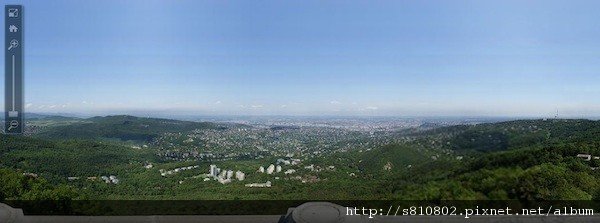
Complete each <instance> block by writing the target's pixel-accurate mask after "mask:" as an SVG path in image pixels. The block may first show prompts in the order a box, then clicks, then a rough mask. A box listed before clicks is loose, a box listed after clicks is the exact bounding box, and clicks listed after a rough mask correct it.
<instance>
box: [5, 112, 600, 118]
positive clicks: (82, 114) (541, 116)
mask: <svg viewBox="0 0 600 223" xmlns="http://www.w3.org/2000/svg"><path fill="white" fill-rule="evenodd" d="M28 114H33V115H47V116H64V117H76V118H91V117H99V116H100V117H106V116H125V115H127V116H135V117H152V118H169V117H171V118H201V117H323V118H327V117H328V118H474V119H482V118H483V119H600V115H598V116H586V115H564V116H560V115H559V116H558V117H556V116H552V117H550V116H543V115H385V114H382V115H364V114H356V115H333V114H320V115H317V114H314V115H307V114H304V115H303V114H210V115H209V114H197V115H194V114H164V113H163V114H158V113H154V114H140V113H137V114H136V113H127V112H115V113H104V114H93V113H64V112H25V117H27V115H28ZM1 118H2V119H4V117H1Z"/></svg>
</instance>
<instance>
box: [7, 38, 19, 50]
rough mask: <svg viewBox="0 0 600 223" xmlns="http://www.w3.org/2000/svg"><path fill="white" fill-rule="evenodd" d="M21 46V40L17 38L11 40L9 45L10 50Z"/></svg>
mask: <svg viewBox="0 0 600 223" xmlns="http://www.w3.org/2000/svg"><path fill="white" fill-rule="evenodd" d="M18 46H19V41H17V40H16V39H13V40H11V41H10V46H8V50H12V49H14V48H17V47H18Z"/></svg>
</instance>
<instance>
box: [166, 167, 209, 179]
mask: <svg viewBox="0 0 600 223" xmlns="http://www.w3.org/2000/svg"><path fill="white" fill-rule="evenodd" d="M198 167H200V166H198V165H195V166H186V167H179V168H175V169H173V170H164V169H160V170H159V172H160V175H161V176H163V177H165V176H167V175H171V174H176V173H179V172H180V171H184V170H191V169H196V168H198Z"/></svg>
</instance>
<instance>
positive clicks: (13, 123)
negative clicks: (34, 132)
mask: <svg viewBox="0 0 600 223" xmlns="http://www.w3.org/2000/svg"><path fill="white" fill-rule="evenodd" d="M17 127H19V122H18V121H17V120H12V121H10V124H9V126H8V131H11V130H13V129H16V128H17Z"/></svg>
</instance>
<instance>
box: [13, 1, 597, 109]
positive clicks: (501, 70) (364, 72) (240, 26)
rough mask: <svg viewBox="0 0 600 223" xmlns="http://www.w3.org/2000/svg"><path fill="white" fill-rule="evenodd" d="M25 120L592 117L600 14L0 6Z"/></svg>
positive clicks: (279, 4) (488, 7)
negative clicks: (13, 22)
mask: <svg viewBox="0 0 600 223" xmlns="http://www.w3.org/2000/svg"><path fill="white" fill-rule="evenodd" d="M5 2H7V3H13V2H18V3H21V4H23V5H24V7H25V13H26V17H25V25H26V27H25V30H26V31H25V41H26V42H25V60H26V61H25V75H26V79H25V80H26V90H25V94H26V103H27V106H26V107H27V109H26V110H27V111H30V112H60V113H87V114H113V113H128V112H136V111H138V112H139V111H156V112H164V113H186V114H198V115H203V114H205V115H208V114H210V115H218V114H225V115H229V114H236V115H239V114H249V115H253V114H254V115H397V116H405V115H406V116H414V115H417V116H419V115H422V116H431V115H467V116H471V115H489V116H538V117H539V116H552V115H553V114H554V113H555V112H556V110H559V112H560V113H561V114H562V115H564V116H598V115H600V97H599V95H600V75H599V71H600V23H598V21H600V13H598V12H597V9H598V8H600V2H599V1H441V0H440V1H348V0H344V1H222V0H218V1H217V0H215V1H147V0H144V1H141V0H140V1H99V0H98V1H76V0H72V1H10V0H9V1H5Z"/></svg>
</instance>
